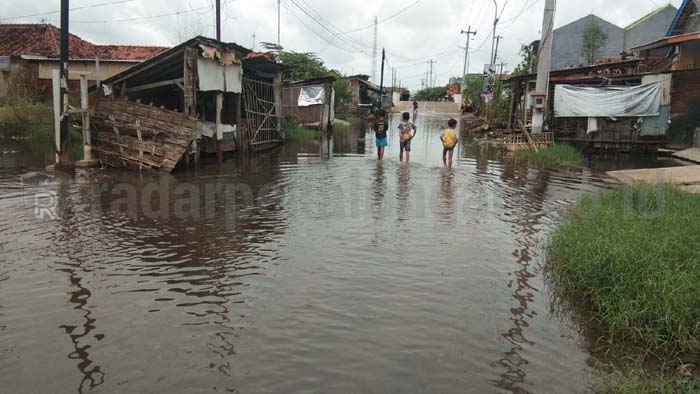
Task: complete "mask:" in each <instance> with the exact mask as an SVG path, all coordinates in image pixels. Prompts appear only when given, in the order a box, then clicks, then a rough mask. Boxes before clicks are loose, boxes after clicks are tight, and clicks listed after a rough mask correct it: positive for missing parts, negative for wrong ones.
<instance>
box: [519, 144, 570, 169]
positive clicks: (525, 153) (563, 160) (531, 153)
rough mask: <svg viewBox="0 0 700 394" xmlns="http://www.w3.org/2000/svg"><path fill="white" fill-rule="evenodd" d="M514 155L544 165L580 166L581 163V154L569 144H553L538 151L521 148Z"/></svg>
mask: <svg viewBox="0 0 700 394" xmlns="http://www.w3.org/2000/svg"><path fill="white" fill-rule="evenodd" d="M516 157H517V158H520V159H525V160H531V161H534V162H537V163H540V164H542V165H544V166H548V167H549V166H559V167H580V166H582V165H583V155H582V154H581V152H579V151H578V150H577V149H576V148H574V147H573V146H570V145H563V144H554V145H552V146H548V147H546V148H544V149H540V150H539V151H535V150H531V149H521V150H519V151H518V152H517V153H516Z"/></svg>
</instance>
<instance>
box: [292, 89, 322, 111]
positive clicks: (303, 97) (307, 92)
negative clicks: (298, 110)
mask: <svg viewBox="0 0 700 394" xmlns="http://www.w3.org/2000/svg"><path fill="white" fill-rule="evenodd" d="M325 95H326V92H325V90H324V89H323V86H304V87H303V88H301V90H300V91H299V100H298V102H297V105H298V106H300V107H308V106H310V105H318V104H323V98H324V97H325Z"/></svg>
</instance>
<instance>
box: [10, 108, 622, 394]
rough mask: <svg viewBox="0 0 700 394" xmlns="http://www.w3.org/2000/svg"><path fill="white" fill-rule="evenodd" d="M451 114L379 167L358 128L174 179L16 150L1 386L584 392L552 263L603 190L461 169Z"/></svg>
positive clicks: (487, 164)
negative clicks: (447, 140) (548, 268)
mask: <svg viewBox="0 0 700 394" xmlns="http://www.w3.org/2000/svg"><path fill="white" fill-rule="evenodd" d="M447 118H448V116H446V115H441V114H432V115H431V114H428V113H426V114H422V113H419V116H418V119H417V124H418V134H417V136H416V138H415V139H414V140H413V151H412V154H411V164H410V166H406V165H405V164H401V163H399V161H398V145H399V144H398V139H399V137H398V132H397V130H395V127H396V124H397V121H398V115H393V116H392V127H391V129H390V130H391V131H390V133H389V148H388V149H387V152H386V155H385V160H384V161H383V162H378V161H377V160H376V148H375V146H374V134H373V133H369V132H367V133H365V132H364V130H362V131H361V130H359V129H346V130H340V131H338V133H337V135H336V136H335V137H334V138H333V140H332V141H326V140H323V141H321V140H318V139H317V140H310V141H290V142H289V143H288V144H287V145H286V146H285V147H284V148H283V149H282V150H281V151H277V152H268V153H265V154H262V155H260V156H257V157H255V158H253V159H243V158H230V159H229V160H227V161H226V162H225V163H224V165H223V166H222V167H221V168H217V166H216V165H215V164H212V165H206V166H202V167H200V168H198V169H196V170H180V171H175V172H173V174H172V175H169V176H163V177H159V176H157V175H147V174H138V173H134V172H126V171H121V170H114V169H102V170H100V169H95V170H88V171H86V172H81V171H79V172H78V173H76V175H75V176H70V175H52V176H50V177H46V176H43V175H41V174H29V175H26V174H27V173H29V172H31V171H42V170H41V168H42V166H41V164H43V163H40V162H37V161H36V160H34V161H33V160H31V159H30V158H27V157H25V156H24V155H23V153H22V152H20V151H17V150H7V149H6V150H4V151H3V152H4V153H2V156H0V234H2V237H0V251H1V255H0V387H2V388H3V389H1V390H0V391H2V392H8V393H10V392H11V393H87V392H95V393H98V392H99V393H102V392H103V393H205V392H224V393H226V392H234V393H260V392H264V393H272V392H274V393H296V392H333V393H356V392H367V393H386V392H392V393H409V392H414V393H423V392H436V393H464V392H471V393H553V392H557V393H582V392H586V390H587V387H588V385H589V383H590V376H589V374H590V373H591V371H592V369H591V366H590V365H591V356H590V354H589V353H588V352H587V350H586V347H585V341H584V339H583V336H582V335H581V333H580V329H579V328H578V327H576V326H575V325H574V324H572V323H571V322H570V321H569V320H568V319H567V318H566V317H562V316H560V315H557V314H553V313H552V312H551V309H552V301H551V297H552V293H551V291H550V290H549V288H548V286H547V283H546V282H545V280H544V278H543V275H542V267H543V261H544V260H543V259H544V257H543V254H544V253H543V252H544V248H545V246H546V242H547V236H548V234H549V233H550V232H551V231H552V230H553V229H554V228H556V225H557V224H558V223H559V222H560V221H561V219H562V216H563V215H565V213H566V210H567V208H568V207H570V205H571V204H572V202H574V201H576V200H577V199H578V198H580V197H581V196H582V195H583V194H584V193H586V192H589V191H593V190H596V189H599V188H603V187H605V183H604V181H603V180H602V178H601V177H600V175H598V172H597V171H595V170H591V169H588V168H587V169H582V170H578V171H573V172H556V171H554V172H553V171H548V170H539V169H537V168H534V167H531V168H528V166H527V165H526V164H525V163H522V162H516V161H514V160H512V159H507V158H503V157H501V155H500V153H495V152H492V151H486V150H482V149H481V148H479V147H477V146H475V145H474V144H473V143H471V142H470V141H469V139H468V138H466V137H465V136H463V137H462V140H461V141H460V145H459V148H458V150H457V151H456V152H455V155H456V157H458V158H459V160H455V161H456V162H455V166H454V168H453V170H452V171H451V172H449V171H446V170H444V169H443V168H442V162H441V151H442V149H441V143H440V140H439V138H438V136H439V134H440V132H441V130H442V128H444V127H445V125H446V120H447ZM591 163H592V164H593V165H594V167H598V166H599V167H600V168H602V169H605V170H607V169H610V167H615V166H616V165H615V164H614V163H613V164H611V163H610V162H608V161H604V160H602V161H601V160H598V159H596V160H593V161H592V162H591ZM619 166H620V165H618V167H619ZM628 167H629V166H628ZM23 174H25V176H24V177H23V178H22V179H21V180H20V176H21V175H23ZM6 390H7V391H6Z"/></svg>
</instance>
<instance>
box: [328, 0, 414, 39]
mask: <svg viewBox="0 0 700 394" xmlns="http://www.w3.org/2000/svg"><path fill="white" fill-rule="evenodd" d="M421 1H422V0H416V1H415V2H413V3H411V4H409V5H408V6H406V7H404V8H402V9H400V10H399V11H397V12H395V13H394V14H392V15H390V16H388V17H386V18H384V19H381V20H379V21H378V22H376V23H377V24H379V23H383V22H386V21H388V20H389V19H392V18H394V17H397V16H399V15H401V14H403V13H404V12H406V11H408V10H409V9H411V8H413V7H414V6H415V5H417V4H418V3H420V2H421ZM374 25H375V24H374V23H372V24H371V25H367V26H365V27H360V28H357V29H353V30H348V31H344V32H341V33H340V34H348V33H356V32H358V31H362V30H367V29H371V28H372V27H374Z"/></svg>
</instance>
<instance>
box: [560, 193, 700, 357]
mask: <svg viewBox="0 0 700 394" xmlns="http://www.w3.org/2000/svg"><path fill="white" fill-rule="evenodd" d="M698 212H700V195H697V194H691V193H687V192H684V191H682V190H680V189H678V188H676V187H674V186H671V185H637V186H626V187H617V188H615V189H613V190H611V191H606V192H602V193H599V194H597V195H594V196H588V197H585V198H584V199H583V200H582V201H581V203H580V205H579V206H578V207H577V208H576V209H575V210H574V212H573V214H572V216H571V217H570V218H569V219H568V220H567V221H566V222H564V223H563V224H562V225H561V226H560V228H559V229H558V230H557V231H556V232H555V233H554V235H553V236H552V239H551V244H550V249H549V257H550V258H549V262H548V268H549V269H550V270H551V272H552V273H553V274H554V275H555V277H554V279H555V283H556V284H557V285H558V287H559V288H560V289H561V290H563V291H564V292H566V293H569V294H572V295H574V296H575V297H577V299H580V298H581V297H583V298H585V299H586V300H587V301H589V302H590V303H591V304H592V307H593V309H594V314H595V317H597V319H598V320H599V321H600V323H602V326H603V328H604V332H605V334H606V336H607V342H609V343H610V344H612V345H622V346H623V347H624V348H630V347H637V348H638V349H639V350H644V351H652V352H654V353H656V354H657V355H664V354H665V355H673V354H677V353H692V354H700V291H698V289H700V220H698Z"/></svg>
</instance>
